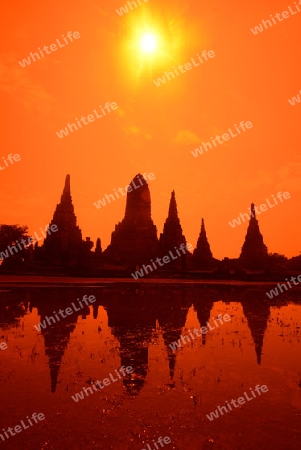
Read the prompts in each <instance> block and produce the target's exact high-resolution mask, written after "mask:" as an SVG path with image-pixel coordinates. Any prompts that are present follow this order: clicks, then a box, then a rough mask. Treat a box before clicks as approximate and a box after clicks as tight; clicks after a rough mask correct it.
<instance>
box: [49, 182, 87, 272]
mask: <svg viewBox="0 0 301 450" xmlns="http://www.w3.org/2000/svg"><path fill="white" fill-rule="evenodd" d="M51 225H56V226H57V228H58V230H57V231H55V232H51V233H50V234H47V236H46V238H45V241H44V244H43V246H42V248H41V250H42V255H43V260H44V261H45V262H48V263H52V264H57V265H67V266H69V265H77V264H79V263H80V260H81V256H82V249H83V244H82V233H81V230H80V229H79V227H78V226H77V225H76V215H75V214H74V207H73V204H72V198H71V190H70V175H67V176H66V180H65V186H64V190H63V194H62V196H61V201H60V203H59V204H58V205H57V206H56V209H55V211H54V214H53V219H52V221H51V223H50V227H51Z"/></svg>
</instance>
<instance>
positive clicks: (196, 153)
mask: <svg viewBox="0 0 301 450" xmlns="http://www.w3.org/2000/svg"><path fill="white" fill-rule="evenodd" d="M234 126H235V129H236V131H237V133H238V134H241V131H240V129H239V127H240V128H241V129H242V131H246V128H247V129H250V128H253V124H252V122H250V121H248V122H246V123H245V122H244V121H243V120H242V121H241V122H240V124H239V125H238V126H237V125H236V123H235V124H234ZM227 131H229V134H228V133H224V134H222V135H221V136H219V135H218V134H217V135H216V136H215V138H214V139H213V137H210V139H211V141H212V143H213V145H214V147H217V145H216V142H215V139H216V140H217V142H218V143H219V144H223V143H224V142H226V141H229V139H230V136H231V137H232V138H234V137H236V136H238V134H233V133H232V130H231V128H228V130H227ZM208 145H209V148H210V149H212V148H213V147H212V145H211V144H210V142H206V143H204V142H202V143H201V146H200V148H196V149H195V150H191V153H192V154H193V156H194V157H195V158H196V157H197V156H199V154H200V155H202V154H203V153H204V152H203V149H204V150H205V151H206V152H208V148H207V146H208ZM202 147H203V148H202Z"/></svg>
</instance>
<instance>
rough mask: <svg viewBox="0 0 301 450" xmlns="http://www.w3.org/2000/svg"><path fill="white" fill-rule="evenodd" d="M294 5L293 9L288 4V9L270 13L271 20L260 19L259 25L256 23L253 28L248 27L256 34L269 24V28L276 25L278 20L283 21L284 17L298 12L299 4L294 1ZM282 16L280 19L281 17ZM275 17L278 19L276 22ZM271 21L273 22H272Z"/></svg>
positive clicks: (287, 17)
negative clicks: (273, 13)
mask: <svg viewBox="0 0 301 450" xmlns="http://www.w3.org/2000/svg"><path fill="white" fill-rule="evenodd" d="M299 5H301V0H300V1H299ZM295 6H296V9H295V11H293V10H292V8H291V7H290V6H288V10H289V12H288V11H283V12H282V13H281V14H279V13H276V14H275V16H274V17H273V15H272V14H270V17H271V20H269V19H268V20H262V21H261V22H262V23H261V24H260V25H256V27H254V28H250V30H251V31H252V33H253V34H255V35H256V34H258V33H262V32H263V31H264V28H265V29H267V28H268V26H267V24H268V25H269V28H271V27H272V26H273V24H274V25H277V23H279V22H283V20H285V19H289V18H290V17H291V16H295V15H296V14H298V13H299V12H300V11H301V9H300V8H299V6H298V5H297V2H295ZM281 16H282V19H281ZM275 18H276V19H277V20H278V22H276V20H275ZM272 22H273V23H272ZM263 26H264V28H263Z"/></svg>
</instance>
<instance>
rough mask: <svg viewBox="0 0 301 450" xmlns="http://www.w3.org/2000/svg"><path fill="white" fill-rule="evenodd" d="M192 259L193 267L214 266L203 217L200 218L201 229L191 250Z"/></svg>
mask: <svg viewBox="0 0 301 450" xmlns="http://www.w3.org/2000/svg"><path fill="white" fill-rule="evenodd" d="M192 261H193V267H194V269H201V270H211V269H212V268H213V266H214V258H213V256H212V252H211V250H210V245H209V242H208V239H207V235H206V230H205V223H204V219H202V225H201V231H200V235H199V238H198V242H197V245H196V248H195V250H194V252H193V256H192Z"/></svg>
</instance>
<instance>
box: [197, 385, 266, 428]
mask: <svg viewBox="0 0 301 450" xmlns="http://www.w3.org/2000/svg"><path fill="white" fill-rule="evenodd" d="M250 391H251V393H252V396H253V397H251V398H250V397H248V394H247V393H246V392H244V396H245V398H246V399H247V401H248V402H250V401H251V400H253V398H256V394H255V392H254V391H253V389H252V388H250ZM255 391H256V392H257V394H258V395H261V392H263V393H265V392H268V387H267V386H266V385H265V384H263V385H262V386H260V385H259V384H257V386H256V387H255ZM260 391H261V392H260ZM236 402H237V403H238V405H236ZM225 403H226V406H218V407H217V408H218V409H216V410H215V411H212V412H211V413H210V416H209V415H208V414H206V417H207V418H208V419H209V420H210V421H212V420H214V419H217V418H218V417H219V414H218V413H219V412H220V414H221V415H222V416H223V415H224V412H225V413H228V412H230V411H232V408H231V406H230V404H229V402H228V401H227V400H226V402H225ZM230 403H231V404H232V405H233V406H235V408H239V406H240V405H244V404H245V403H246V401H245V399H244V397H238V399H237V400H233V399H232V400H231V401H230ZM227 407H228V408H229V410H228V409H227Z"/></svg>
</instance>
